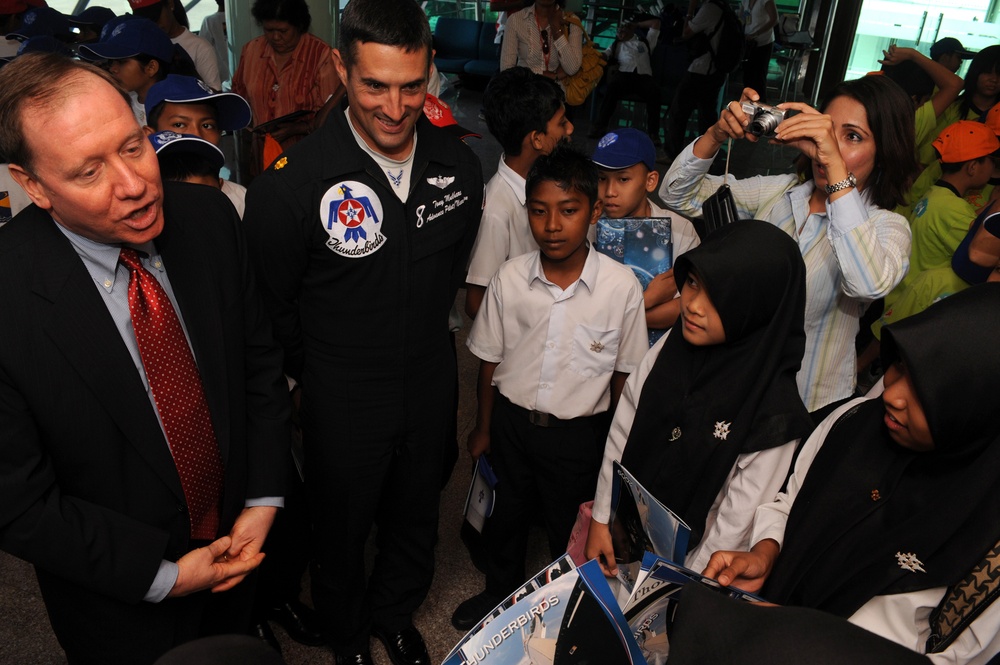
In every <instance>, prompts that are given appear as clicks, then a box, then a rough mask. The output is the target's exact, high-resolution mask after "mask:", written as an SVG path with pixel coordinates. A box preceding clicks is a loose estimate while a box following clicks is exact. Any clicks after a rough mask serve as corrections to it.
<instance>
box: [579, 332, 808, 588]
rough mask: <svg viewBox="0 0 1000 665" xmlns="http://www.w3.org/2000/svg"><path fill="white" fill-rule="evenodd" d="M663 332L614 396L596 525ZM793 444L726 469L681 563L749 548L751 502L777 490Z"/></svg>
mask: <svg viewBox="0 0 1000 665" xmlns="http://www.w3.org/2000/svg"><path fill="white" fill-rule="evenodd" d="M669 336H670V333H669V332H668V333H667V334H666V335H664V336H663V337H661V338H660V339H659V341H657V342H656V344H654V345H653V347H652V348H651V349H649V351H648V352H647V353H646V355H645V357H643V359H642V362H641V363H640V364H639V367H638V368H637V369H636V371H635V372H633V373H632V374H631V375H630V376H629V377H628V380H627V381H626V382H625V390H623V391H622V396H621V399H620V400H618V407H617V408H616V409H615V416H614V419H613V420H612V422H611V430H610V432H609V433H608V442H607V444H606V445H605V447H604V462H603V463H602V464H601V475H600V477H599V478H598V480H597V492H596V494H595V495H594V509H593V518H594V519H595V520H597V521H598V522H601V523H602V524H607V523H608V520H610V519H611V486H612V475H613V474H612V466H613V463H614V462H620V461H621V458H622V451H623V450H625V444H626V442H627V441H628V435H629V432H630V431H631V430H632V423H633V422H634V421H635V410H636V407H637V406H638V404H639V397H640V395H641V393H642V386H643V384H644V383H645V382H646V377H647V376H649V372H650V371H651V370H652V369H653V365H654V363H655V362H656V359H657V357H659V355H660V351H661V350H662V349H663V345H664V344H665V343H666V341H667V337H669ZM797 443H798V439H795V440H794V441H789V442H788V443H786V444H784V445H781V446H776V447H774V448H768V449H767V450H761V451H759V452H755V453H745V454H743V455H740V456H739V457H737V458H736V463H735V464H734V465H733V468H732V471H730V472H729V476H728V477H727V478H726V482H725V483H723V485H722V487H721V488H720V489H719V493H718V495H717V496H716V498H715V501H714V502H713V503H712V508H711V509H710V510H709V512H708V516H707V518H706V520H705V530H704V532H703V533H704V535H703V536H702V538H701V541H700V542H699V543H698V545H697V546H696V547H695V548H694V549H692V550H691V551H690V552H688V555H687V558H686V559H685V560H684V565H685V566H686V567H687V568H690V569H691V570H693V571H695V572H699V573H700V572H701V571H702V570H704V569H705V566H706V565H708V560H709V559H710V558H711V557H712V553H713V552H716V551H718V550H733V549H735V550H747V549H749V544H750V533H751V527H752V526H753V520H754V511H755V510H756V508H757V506H760V505H761V504H765V503H769V502H771V501H773V500H774V497H775V496H776V495H777V494H778V491H779V490H780V489H781V485H782V484H783V483H784V482H785V476H786V475H787V474H788V467H789V465H790V464H791V462H792V457H793V456H794V455H795V446H796V444H797ZM667 507H668V508H670V506H667Z"/></svg>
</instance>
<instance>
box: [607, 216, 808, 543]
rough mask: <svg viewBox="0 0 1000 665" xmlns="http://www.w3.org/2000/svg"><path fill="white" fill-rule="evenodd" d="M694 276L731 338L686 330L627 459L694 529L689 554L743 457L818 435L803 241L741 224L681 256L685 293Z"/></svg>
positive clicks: (646, 400)
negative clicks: (718, 340) (702, 340)
mask: <svg viewBox="0 0 1000 665" xmlns="http://www.w3.org/2000/svg"><path fill="white" fill-rule="evenodd" d="M692 270H693V271H694V272H696V273H697V275H698V277H699V278H700V280H701V285H702V287H703V288H704V289H705V290H706V291H707V293H708V296H709V298H710V299H711V301H712V304H713V305H714V306H715V309H716V310H717V311H718V313H719V316H720V318H721V319H722V325H723V328H724V329H725V333H726V341H725V342H724V343H723V344H718V345H713V346H704V347H699V346H695V345H692V344H690V343H689V342H688V341H687V340H686V339H684V335H683V334H682V331H681V330H680V328H679V326H680V324H678V329H676V330H674V331H673V332H672V333H671V334H670V337H669V338H668V339H667V341H666V342H665V343H664V346H663V348H662V350H661V351H660V355H659V357H657V359H656V362H655V364H654V365H653V368H652V370H651V371H650V373H649V376H648V377H647V378H646V381H645V383H644V384H643V386H642V393H641V396H640V398H639V404H638V406H637V407H636V414H635V421H634V422H633V424H632V429H631V431H630V432H629V437H628V442H627V443H626V445H625V450H624V451H623V453H622V465H623V466H624V467H625V468H627V469H628V470H629V471H630V472H631V473H632V474H633V475H634V476H635V477H636V478H637V479H638V480H639V482H640V483H642V485H643V486H644V487H645V488H646V489H648V490H649V491H650V492H651V493H652V494H653V495H654V496H655V497H656V498H657V499H659V500H660V501H661V502H663V504H664V505H666V506H667V507H668V508H670V509H671V510H673V511H674V512H676V513H677V514H678V515H680V516H681V518H682V519H683V520H684V521H685V522H687V524H688V525H689V526H690V527H691V531H692V532H691V540H690V544H689V547H690V548H693V547H694V546H695V545H696V544H697V543H698V542H699V541H700V540H701V536H702V533H703V532H704V528H705V519H706V517H707V516H708V511H709V510H710V509H711V507H712V503H713V502H714V501H715V497H716V496H717V495H718V493H719V490H720V489H721V488H722V485H723V483H725V481H726V478H727V477H728V475H729V473H730V471H731V470H732V468H733V464H734V463H735V462H736V458H737V457H738V456H739V455H740V454H742V453H748V452H754V451H759V450H765V449H767V448H773V447H776V446H780V445H783V444H785V443H787V442H789V441H792V440H794V439H797V438H799V437H801V436H805V435H806V434H807V433H808V432H809V431H810V429H811V427H812V425H811V421H810V419H809V415H808V413H807V412H806V408H805V406H803V404H802V399H801V398H800V397H799V392H798V387H797V386H796V383H795V374H796V373H797V372H798V370H799V365H800V364H801V362H802V354H803V352H804V350H805V339H806V338H805V332H804V330H803V317H804V311H805V297H806V283H805V265H804V264H803V262H802V255H801V253H800V252H799V248H798V247H797V246H796V244H795V242H794V241H793V240H792V239H791V238H790V237H789V236H788V235H787V234H786V233H785V232H783V231H781V230H780V229H778V228H777V227H775V226H773V225H771V224H768V223H766V222H759V221H752V220H748V221H740V222H734V223H733V224H730V225H727V226H725V227H723V228H721V229H719V230H718V231H716V232H714V233H712V234H711V235H709V236H708V237H707V238H706V239H705V242H704V243H702V245H701V246H699V247H696V248H695V249H692V250H691V251H689V252H687V253H686V254H684V255H682V256H681V257H680V258H678V259H677V264H676V265H675V266H674V278H675V279H676V280H677V284H678V285H679V286H681V287H682V288H683V284H684V282H685V281H686V279H687V276H688V273H689V272H691V271H692Z"/></svg>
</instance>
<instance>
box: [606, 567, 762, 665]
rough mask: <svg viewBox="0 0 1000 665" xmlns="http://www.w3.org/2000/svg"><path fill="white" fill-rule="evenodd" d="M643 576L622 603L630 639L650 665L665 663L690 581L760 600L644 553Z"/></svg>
mask: <svg viewBox="0 0 1000 665" xmlns="http://www.w3.org/2000/svg"><path fill="white" fill-rule="evenodd" d="M642 571H643V572H642V575H641V577H640V580H639V582H638V583H637V584H636V585H635V588H634V589H633V590H632V595H631V596H630V597H629V599H628V601H627V602H626V603H625V607H624V613H625V620H626V621H628V625H629V628H630V629H631V631H632V637H633V638H634V639H635V642H636V645H637V646H638V647H639V649H640V650H641V651H642V655H643V658H645V659H646V662H647V663H649V665H663V664H664V663H666V662H667V656H668V655H669V652H670V643H669V641H668V639H667V633H668V632H669V629H670V626H671V624H672V623H673V618H674V612H675V611H676V609H677V601H678V600H679V598H680V595H681V590H682V589H683V588H684V586H685V585H687V584H690V583H692V582H694V583H696V584H702V585H704V586H707V587H709V588H710V589H713V590H715V591H718V592H719V593H724V594H726V595H728V596H729V597H730V598H735V599H737V600H745V601H751V602H760V601H762V600H763V599H762V598H760V597H758V596H755V595H754V594H752V593H747V592H746V591H740V590H739V589H734V588H732V587H724V586H722V585H720V584H719V583H718V582H716V581H715V580H713V579H709V578H707V577H705V576H704V575H700V574H698V573H696V572H694V571H693V570H688V569H687V568H685V567H683V566H679V565H677V564H676V563H673V562H671V561H667V560H666V559H664V558H662V557H659V556H656V555H655V554H653V553H652V552H647V553H646V556H645V557H644V558H643V560H642Z"/></svg>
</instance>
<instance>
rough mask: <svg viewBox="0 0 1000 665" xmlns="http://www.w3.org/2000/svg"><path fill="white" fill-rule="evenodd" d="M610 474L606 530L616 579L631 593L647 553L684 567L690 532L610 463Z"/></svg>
mask: <svg viewBox="0 0 1000 665" xmlns="http://www.w3.org/2000/svg"><path fill="white" fill-rule="evenodd" d="M612 474H613V479H612V483H611V519H610V520H609V521H608V528H609V529H610V530H611V543H612V545H613V547H614V550H615V562H616V563H617V564H618V579H619V580H621V583H622V586H623V587H624V589H625V590H627V591H629V592H631V591H632V590H633V589H634V588H635V583H636V581H637V579H638V577H639V573H640V568H641V567H642V558H643V556H644V555H645V554H646V552H647V551H648V552H653V553H655V554H657V555H659V556H661V557H663V558H664V559H667V560H668V561H678V562H680V563H684V557H685V556H686V555H687V546H688V541H689V540H690V538H691V528H690V527H689V526H688V525H687V524H685V523H684V520H682V519H681V518H680V517H678V516H677V515H675V514H674V513H673V512H671V510H670V509H669V508H667V507H666V506H664V505H663V504H662V503H660V502H659V501H658V500H657V499H656V497H654V496H653V495H652V494H650V493H649V491H648V490H646V488H645V487H643V486H642V485H640V484H639V481H638V480H636V479H635V477H633V476H632V474H631V473H629V472H628V469H626V468H625V467H623V466H622V465H621V464H619V463H618V462H615V463H614V468H613V471H612Z"/></svg>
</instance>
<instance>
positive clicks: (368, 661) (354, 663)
mask: <svg viewBox="0 0 1000 665" xmlns="http://www.w3.org/2000/svg"><path fill="white" fill-rule="evenodd" d="M334 661H335V662H336V664H337V665H373V663H372V655H371V654H370V653H368V652H367V651H365V652H364V653H356V654H354V655H353V656H342V655H340V654H339V653H338V654H337V657H336V658H335V659H334Z"/></svg>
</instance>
